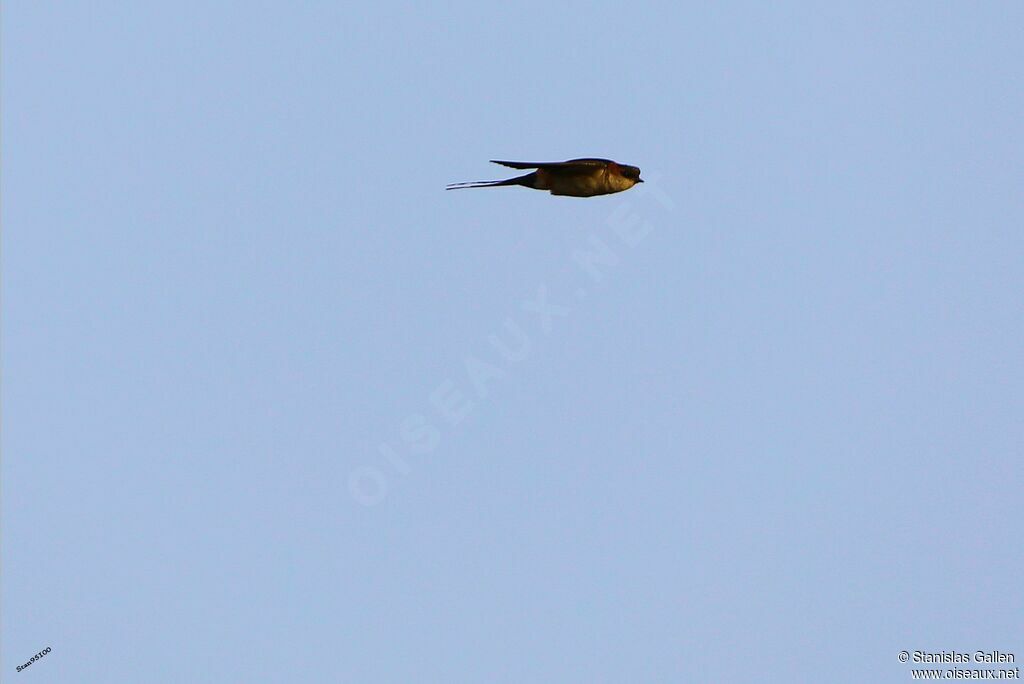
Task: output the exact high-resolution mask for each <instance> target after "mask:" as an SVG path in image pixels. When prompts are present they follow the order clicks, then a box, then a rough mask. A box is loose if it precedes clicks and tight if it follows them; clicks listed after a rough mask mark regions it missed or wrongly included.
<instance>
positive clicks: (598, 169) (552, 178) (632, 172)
mask: <svg viewBox="0 0 1024 684" xmlns="http://www.w3.org/2000/svg"><path fill="white" fill-rule="evenodd" d="M491 161H492V162H493V163H495V164H501V165H502V166H508V167H510V168H513V169H536V171H534V172H533V173H528V174H526V175H525V176H519V177H518V178H509V179H508V180H499V181H473V182H470V183H452V184H451V185H449V186H448V187H446V188H445V189H446V190H461V189H463V188H496V187H500V186H502V185H522V186H524V187H527V188H533V189H534V190H550V191H551V194H552V195H568V196H570V197H593V196H594V195H608V194H611V193H613V192H622V191H623V190H629V189H630V188H631V187H633V186H634V185H636V184H637V183H643V182H644V181H643V179H642V178H640V169H638V168H637V167H635V166H630V165H628V164H619V163H618V162H613V161H612V160H611V159H570V160H569V161H563V162H516V161H498V160H496V159H492V160H491Z"/></svg>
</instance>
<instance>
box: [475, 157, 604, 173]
mask: <svg viewBox="0 0 1024 684" xmlns="http://www.w3.org/2000/svg"><path fill="white" fill-rule="evenodd" d="M491 162H493V163H495V164H501V165H502V166H508V167H510V168H513V169H544V170H545V171H565V172H569V173H572V172H574V171H575V172H581V173H585V172H590V171H593V170H594V169H595V168H604V167H606V166H608V165H609V164H614V163H615V162H613V161H612V160H610V159H570V160H569V161H562V162H517V161H498V160H497V159H492V160H491Z"/></svg>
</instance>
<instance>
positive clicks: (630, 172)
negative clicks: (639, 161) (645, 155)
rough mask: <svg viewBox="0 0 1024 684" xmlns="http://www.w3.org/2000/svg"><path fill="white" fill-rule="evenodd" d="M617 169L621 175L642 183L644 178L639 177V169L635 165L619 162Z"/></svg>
mask: <svg viewBox="0 0 1024 684" xmlns="http://www.w3.org/2000/svg"><path fill="white" fill-rule="evenodd" d="M619 170H620V172H621V173H622V175H623V176H625V177H626V178H628V179H630V180H631V181H633V182H634V183H643V182H644V179H643V178H641V177H640V169H639V167H636V166H629V165H628V164H620V165H619Z"/></svg>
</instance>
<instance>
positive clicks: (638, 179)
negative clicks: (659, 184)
mask: <svg viewBox="0 0 1024 684" xmlns="http://www.w3.org/2000/svg"><path fill="white" fill-rule="evenodd" d="M636 182H637V183H643V182H644V179H643V178H637V179H636Z"/></svg>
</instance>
